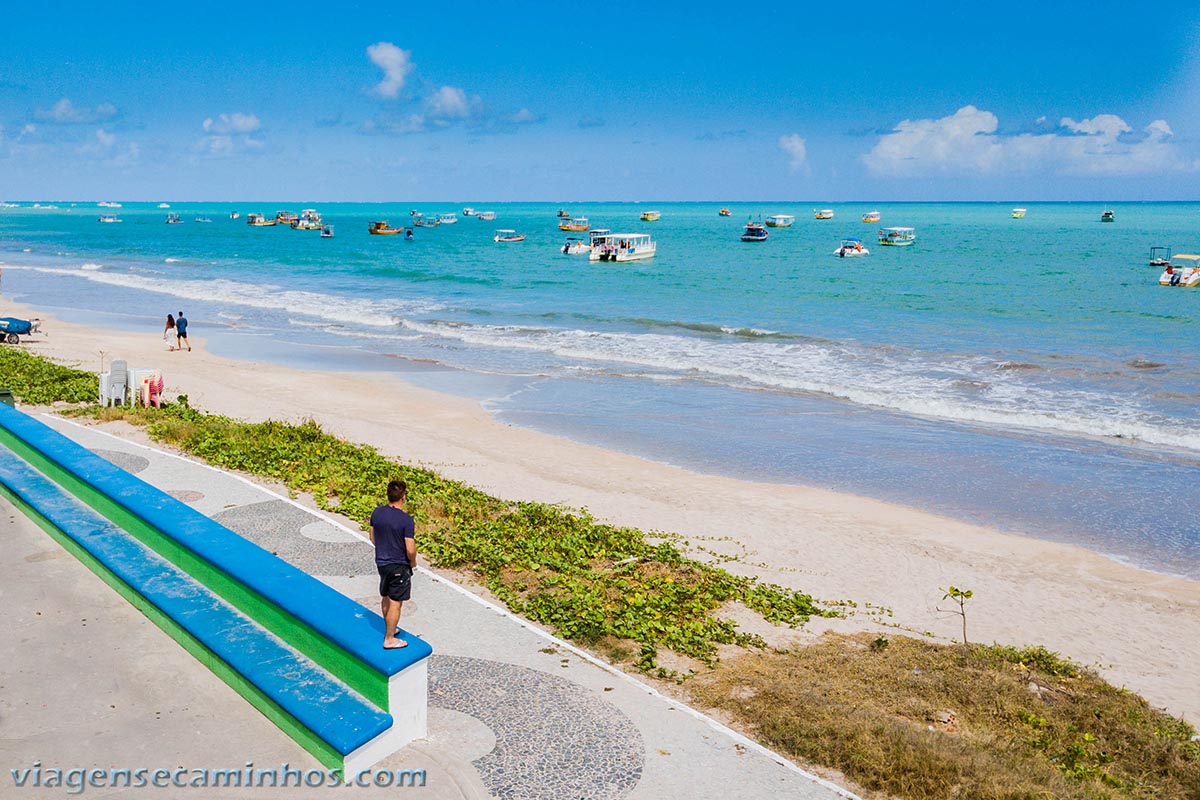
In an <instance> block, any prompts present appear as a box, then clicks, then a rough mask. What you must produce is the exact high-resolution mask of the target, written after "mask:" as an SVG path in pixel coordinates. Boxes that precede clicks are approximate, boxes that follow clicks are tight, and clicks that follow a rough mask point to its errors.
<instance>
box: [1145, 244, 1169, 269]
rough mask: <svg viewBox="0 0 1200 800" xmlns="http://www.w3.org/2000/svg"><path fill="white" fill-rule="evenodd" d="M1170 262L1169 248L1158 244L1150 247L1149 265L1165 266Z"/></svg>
mask: <svg viewBox="0 0 1200 800" xmlns="http://www.w3.org/2000/svg"><path fill="white" fill-rule="evenodd" d="M1170 263H1171V248H1169V247H1164V246H1162V245H1158V246H1156V247H1151V248H1150V266H1152V267H1165V266H1167V265H1168V264H1170Z"/></svg>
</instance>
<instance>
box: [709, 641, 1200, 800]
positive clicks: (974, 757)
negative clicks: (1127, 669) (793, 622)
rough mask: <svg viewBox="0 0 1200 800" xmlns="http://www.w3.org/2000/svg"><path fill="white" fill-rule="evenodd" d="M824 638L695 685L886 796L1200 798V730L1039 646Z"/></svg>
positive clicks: (748, 721) (766, 736)
mask: <svg viewBox="0 0 1200 800" xmlns="http://www.w3.org/2000/svg"><path fill="white" fill-rule="evenodd" d="M879 641H880V643H879V644H873V640H872V637H871V636H870V635H867V634H859V635H857V636H839V635H835V634H826V635H825V636H824V637H822V638H821V639H820V640H819V641H818V642H817V643H815V644H813V645H811V646H808V647H804V648H801V649H799V650H797V651H794V652H789V653H751V654H746V655H743V656H740V657H738V658H736V659H732V660H728V661H724V662H722V663H721V664H719V665H718V666H717V668H716V669H715V670H714V671H713V672H711V673H709V674H708V675H706V676H703V677H698V678H696V679H695V680H694V681H693V682H692V683H691V684H690V686H691V692H692V694H693V696H694V697H695V699H697V700H699V701H700V702H702V703H704V704H705V705H708V706H710V707H713V708H719V709H722V710H723V711H725V712H726V713H727V714H729V715H731V716H732V717H733V718H734V719H736V720H737V721H738V722H739V723H740V724H741V725H742V726H743V727H745V728H746V729H748V730H750V731H751V732H752V733H754V734H755V735H756V738H758V739H759V740H760V741H762V742H764V743H767V744H768V745H770V746H772V747H775V748H778V749H780V750H782V751H784V752H786V753H789V754H791V755H793V756H796V757H798V758H801V759H803V760H805V761H808V762H810V763H813V764H818V765H823V766H827V767H833V768H836V769H838V770H840V771H842V772H843V773H845V774H846V775H847V776H848V777H849V778H850V779H851V780H853V781H855V782H856V783H858V784H859V785H860V786H862V787H863V788H864V789H865V790H867V791H869V792H875V793H877V794H878V795H879V796H894V797H901V798H906V799H911V800H916V799H917V798H963V799H967V798H970V799H971V800H976V799H978V800H1000V799H1001V798H1004V799H1005V800H1010V799H1015V798H1157V799H1159V800H1196V798H1200V742H1196V741H1192V740H1190V737H1191V736H1193V735H1195V730H1194V729H1192V728H1191V727H1190V726H1188V725H1186V724H1185V723H1183V722H1182V721H1180V720H1177V719H1174V718H1172V717H1169V716H1167V715H1166V714H1164V713H1162V712H1159V711H1156V710H1154V709H1153V708H1151V707H1150V706H1149V705H1148V704H1147V703H1146V701H1145V700H1143V699H1142V698H1140V697H1138V696H1137V695H1134V694H1131V693H1129V692H1126V691H1124V690H1121V689H1117V688H1115V687H1113V686H1110V685H1109V684H1107V683H1106V682H1104V681H1103V680H1102V679H1100V678H1099V677H1097V676H1096V675H1095V674H1093V673H1091V672H1090V671H1087V670H1083V669H1080V668H1078V667H1076V666H1075V665H1072V664H1070V663H1069V662H1065V661H1063V660H1061V659H1059V658H1058V657H1057V656H1056V655H1055V654H1053V653H1050V652H1048V651H1046V650H1044V649H1041V648H1027V649H1025V650H1017V649H1015V648H1002V647H994V646H993V647H981V646H975V647H973V648H971V649H970V650H969V651H966V650H964V649H963V648H961V647H957V646H949V645H937V644H931V643H927V642H923V641H918V640H915V639H910V638H906V637H893V638H892V639H891V640H890V641H887V643H886V644H883V643H882V642H883V641H886V640H879Z"/></svg>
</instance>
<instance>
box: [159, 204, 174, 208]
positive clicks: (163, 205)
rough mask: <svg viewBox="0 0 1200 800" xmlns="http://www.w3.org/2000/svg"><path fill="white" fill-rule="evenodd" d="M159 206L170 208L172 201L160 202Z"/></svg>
mask: <svg viewBox="0 0 1200 800" xmlns="http://www.w3.org/2000/svg"><path fill="white" fill-rule="evenodd" d="M158 207H159V208H170V207H171V204H170V203H159V204H158Z"/></svg>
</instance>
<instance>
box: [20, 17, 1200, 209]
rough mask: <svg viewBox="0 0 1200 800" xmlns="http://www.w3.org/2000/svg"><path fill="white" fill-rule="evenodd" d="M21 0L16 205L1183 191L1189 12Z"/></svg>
mask: <svg viewBox="0 0 1200 800" xmlns="http://www.w3.org/2000/svg"><path fill="white" fill-rule="evenodd" d="M783 5H784V6H786V7H781V8H780V9H779V10H772V9H771V6H770V5H769V4H768V5H756V6H753V7H745V6H739V5H738V4H735V3H727V2H723V3H716V2H707V1H705V2H691V3H676V2H658V3H646V2H644V0H643V2H639V3H632V2H606V3H602V4H566V3H550V2H496V1H495V0H492V2H487V3H483V2H471V1H467V2H462V1H459V0H456V2H454V3H449V4H440V5H434V4H423V5H417V4H403V5H400V4H394V3H371V4H359V3H353V2H347V3H341V4H336V5H335V4H330V5H329V6H303V5H301V4H292V5H287V6H272V5H271V4H258V5H245V4H241V5H234V6H220V5H213V4H195V3H175V4H170V5H168V4H162V3H154V4H150V3H138V2H120V1H119V0H114V1H113V2H108V3H94V2H88V3H75V2H54V1H53V0H52V2H49V3H47V4H46V5H44V6H43V5H41V4H34V3H13V4H10V6H9V7H7V8H6V9H5V13H4V24H3V26H2V29H0V59H2V61H0V199H2V200H8V201H14V200H26V201H33V200H64V199H70V200H128V201H137V200H145V201H152V200H212V201H221V200H230V201H232V200H237V201H248V200H264V201H266V200H281V201H282V200H289V201H312V202H319V201H326V202H334V201H366V202H389V201H396V202H408V201H413V202H416V201H454V202H464V203H468V202H475V203H480V202H484V201H489V200H490V201H522V200H526V201H539V200H541V201H552V202H553V201H564V202H565V201H581V200H596V201H600V200H622V201H630V200H644V201H654V200H660V201H672V200H713V201H722V200H728V201H730V202H733V201H737V200H768V199H770V200H811V201H814V202H821V201H829V202H836V201H846V200H881V201H883V200H1012V201H1036V200H1096V201H1112V200H1194V199H1197V186H1200V4H1196V3H1194V2H1192V3H1184V2H1162V3H1141V4H1133V5H1131V4H1129V3H1116V2H1108V0H1095V1H1093V2H1089V3H1075V2H1068V3H1057V2H1056V3H1040V4H1032V3H1022V2H1016V3H1007V4H1003V3H987V4H979V3H965V2H936V3H933V2H931V3H919V2H910V3H904V4H899V3H888V2H879V3H854V4H847V3H842V2H837V3H833V2H828V3H825V4H817V3H788V4H783Z"/></svg>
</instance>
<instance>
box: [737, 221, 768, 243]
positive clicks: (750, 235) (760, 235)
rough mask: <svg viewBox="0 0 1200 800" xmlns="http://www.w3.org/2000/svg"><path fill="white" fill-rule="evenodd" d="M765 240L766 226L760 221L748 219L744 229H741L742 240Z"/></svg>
mask: <svg viewBox="0 0 1200 800" xmlns="http://www.w3.org/2000/svg"><path fill="white" fill-rule="evenodd" d="M766 240H767V226H766V225H763V224H762V223H761V222H754V221H750V222H747V223H746V230H744V231H742V241H743V242H765V241H766Z"/></svg>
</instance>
